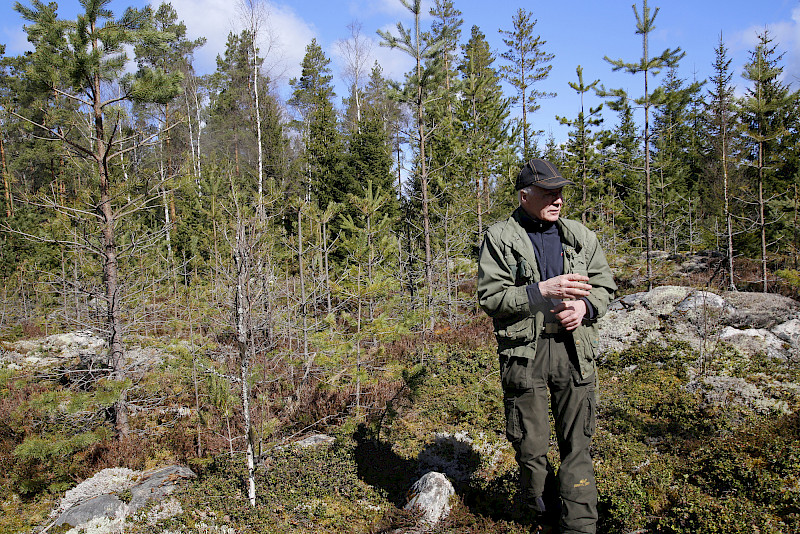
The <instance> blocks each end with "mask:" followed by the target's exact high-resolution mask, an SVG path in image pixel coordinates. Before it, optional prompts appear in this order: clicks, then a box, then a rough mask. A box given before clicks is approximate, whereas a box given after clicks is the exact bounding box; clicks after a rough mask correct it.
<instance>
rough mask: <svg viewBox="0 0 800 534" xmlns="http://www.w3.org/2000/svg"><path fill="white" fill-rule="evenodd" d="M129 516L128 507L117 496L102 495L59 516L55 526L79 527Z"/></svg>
mask: <svg viewBox="0 0 800 534" xmlns="http://www.w3.org/2000/svg"><path fill="white" fill-rule="evenodd" d="M126 515H128V505H127V504H125V503H124V502H122V501H121V500H120V499H119V498H118V497H117V496H115V495H111V494H108V495H100V496H99V497H93V498H92V499H89V500H88V501H86V502H82V503H80V504H77V505H75V506H73V507H72V508H70V509H69V510H67V511H66V512H64V513H63V514H61V515H60V516H58V519H57V520H56V522H55V526H59V525H69V526H71V527H77V526H78V525H82V524H84V523H88V522H89V521H92V520H94V519H97V518H100V517H106V518H108V519H120V518H123V517H125V516H126Z"/></svg>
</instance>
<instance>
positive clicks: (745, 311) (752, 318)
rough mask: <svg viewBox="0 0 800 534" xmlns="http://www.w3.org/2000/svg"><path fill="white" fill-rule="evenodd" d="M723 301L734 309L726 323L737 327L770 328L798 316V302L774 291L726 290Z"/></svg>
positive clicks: (799, 305)
mask: <svg viewBox="0 0 800 534" xmlns="http://www.w3.org/2000/svg"><path fill="white" fill-rule="evenodd" d="M723 296H724V298H725V301H726V302H727V303H728V304H730V305H731V306H733V308H734V311H733V312H732V313H731V314H730V316H729V317H728V319H727V323H728V324H729V325H731V326H735V327H737V328H772V327H774V326H776V325H778V324H781V323H785V322H787V321H790V320H792V319H798V318H800V303H798V302H797V301H795V300H793V299H790V298H789V297H784V296H782V295H777V294H775V293H743V292H737V291H727V292H725V293H724V294H723Z"/></svg>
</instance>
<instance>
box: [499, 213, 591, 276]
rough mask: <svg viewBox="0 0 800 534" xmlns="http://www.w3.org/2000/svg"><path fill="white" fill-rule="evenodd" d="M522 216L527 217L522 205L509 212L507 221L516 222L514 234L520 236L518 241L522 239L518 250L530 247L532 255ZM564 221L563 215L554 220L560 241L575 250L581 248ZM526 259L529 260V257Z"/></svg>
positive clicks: (531, 254)
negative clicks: (509, 215)
mask: <svg viewBox="0 0 800 534" xmlns="http://www.w3.org/2000/svg"><path fill="white" fill-rule="evenodd" d="M523 217H528V215H527V214H526V213H525V211H524V210H523V209H522V207H518V208H517V209H515V210H514V212H513V213H512V214H511V217H510V218H509V221H511V220H513V221H514V222H515V223H516V224H514V226H515V227H516V228H515V230H516V234H518V237H520V241H522V247H521V248H520V251H521V252H523V253H524V252H526V251H527V250H528V249H530V251H529V252H530V254H529V255H530V256H531V257H534V256H535V255H534V253H533V245H531V243H530V239H527V237H528V233H527V232H526V231H525V228H524V227H523V222H522V221H523ZM564 221H565V219H564V218H563V217H559V218H558V220H557V221H556V228H558V235H559V236H561V242H562V243H564V244H566V245H569V246H570V247H572V248H574V249H575V250H580V249H581V243H580V241H579V240H578V238H577V237H576V236H575V234H574V233H573V232H572V230H570V228H569V226H568V225H567V224H565V222H564ZM522 237H525V238H526V239H521V238H522ZM525 245H527V247H525ZM527 259H529V260H530V258H527ZM534 263H535V257H534Z"/></svg>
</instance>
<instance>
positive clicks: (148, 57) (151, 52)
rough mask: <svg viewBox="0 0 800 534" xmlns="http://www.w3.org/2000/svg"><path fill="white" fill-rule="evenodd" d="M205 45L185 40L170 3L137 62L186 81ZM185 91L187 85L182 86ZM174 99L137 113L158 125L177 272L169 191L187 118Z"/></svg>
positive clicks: (167, 226)
mask: <svg viewBox="0 0 800 534" xmlns="http://www.w3.org/2000/svg"><path fill="white" fill-rule="evenodd" d="M204 43H205V39H204V38H200V39H196V40H194V41H191V40H189V39H187V38H186V25H185V24H183V22H180V21H178V13H177V12H176V11H175V9H174V8H173V7H172V5H170V4H161V5H160V6H159V7H158V9H157V10H156V11H155V13H153V18H152V20H151V24H150V25H149V28H147V29H146V30H144V31H142V40H141V41H140V42H138V43H137V45H136V47H135V48H134V53H135V54H136V62H137V64H138V65H139V66H140V67H141V68H146V69H151V70H152V71H155V72H158V73H161V74H162V75H168V76H172V77H175V78H176V79H178V78H179V79H180V80H181V81H183V80H184V78H185V77H186V76H192V75H193V74H194V73H193V69H192V54H193V53H194V51H195V50H196V49H197V48H198V47H200V46H202V45H203V44H204ZM182 86H183V88H184V90H185V85H183V84H182ZM177 96H178V95H175V98H172V99H169V100H167V101H165V102H160V103H148V104H143V105H140V106H137V107H139V108H144V109H140V110H138V111H139V112H140V113H142V114H146V115H149V117H145V118H144V120H148V121H149V120H153V121H155V122H156V123H157V125H158V129H159V134H158V141H159V149H158V158H159V163H158V167H159V176H160V181H161V184H162V187H161V195H162V199H163V209H164V234H165V237H166V244H167V249H168V251H167V260H168V261H169V262H171V264H172V269H173V270H174V253H173V250H172V233H173V227H174V226H177V225H178V221H177V212H176V208H175V199H174V197H173V194H172V192H171V191H170V192H169V193H168V192H167V184H170V183H174V181H173V180H174V178H175V177H176V176H177V175H178V172H179V169H180V167H181V164H182V161H181V154H183V153H184V152H185V151H186V145H187V144H186V143H185V140H188V139H186V137H184V136H183V135H181V134H183V133H185V131H184V132H181V131H180V127H181V126H183V124H184V123H185V122H186V120H187V117H186V116H185V115H183V113H182V107H183V106H182V103H181V102H180V101H179V100H178V98H177Z"/></svg>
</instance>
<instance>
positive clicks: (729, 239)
mask: <svg viewBox="0 0 800 534" xmlns="http://www.w3.org/2000/svg"><path fill="white" fill-rule="evenodd" d="M731 61H732V60H731V59H730V58H729V57H728V49H727V48H726V47H725V43H724V41H723V40H722V34H720V36H719V44H718V45H717V47H716V49H715V56H714V64H713V67H714V73H713V75H712V76H711V79H710V80H709V81H710V82H711V87H710V88H709V89H708V91H707V95H708V98H707V100H706V102H705V110H704V111H705V113H704V116H705V121H704V122H705V124H706V128H705V129H706V133H707V136H708V138H709V143H708V145H709V149H710V150H709V154H708V158H707V159H708V160H709V162H708V166H707V168H708V173H709V174H710V175H711V176H710V177H711V179H712V180H714V181H715V182H719V181H721V182H722V206H723V207H722V216H723V219H724V220H725V247H726V264H727V265H726V267H727V273H728V288H730V289H731V290H734V291H735V290H736V280H735V278H734V270H733V258H734V248H733V214H732V210H731V199H732V187H731V178H732V177H731V170H732V168H733V165H732V163H733V161H734V160H735V158H736V152H735V149H732V147H733V146H734V145H733V143H732V142H731V140H732V139H733V138H734V137H735V136H736V133H737V132H736V126H737V124H736V107H735V106H736V101H735V96H734V95H735V87H734V86H733V85H732V84H731V80H732V79H733V72H732V71H731ZM720 179H721V180H720Z"/></svg>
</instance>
